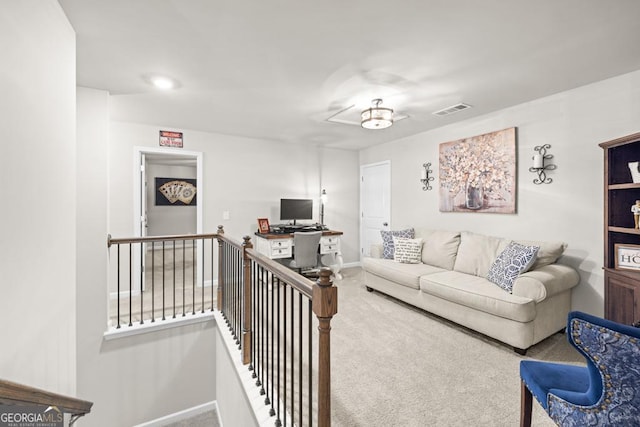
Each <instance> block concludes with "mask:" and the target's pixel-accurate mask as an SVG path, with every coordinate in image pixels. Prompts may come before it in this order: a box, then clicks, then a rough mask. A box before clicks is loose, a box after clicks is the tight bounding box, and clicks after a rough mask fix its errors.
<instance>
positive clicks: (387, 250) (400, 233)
mask: <svg viewBox="0 0 640 427" xmlns="http://www.w3.org/2000/svg"><path fill="white" fill-rule="evenodd" d="M380 235H382V258H384V259H393V254H394V252H395V250H394V246H393V237H394V236H395V237H404V238H406V239H413V238H414V237H416V232H415V230H414V229H413V228H407V229H406V230H394V231H387V230H380Z"/></svg>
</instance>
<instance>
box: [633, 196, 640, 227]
mask: <svg viewBox="0 0 640 427" xmlns="http://www.w3.org/2000/svg"><path fill="white" fill-rule="evenodd" d="M631 212H633V222H634V223H635V228H640V200H636V203H635V204H634V205H632V206H631Z"/></svg>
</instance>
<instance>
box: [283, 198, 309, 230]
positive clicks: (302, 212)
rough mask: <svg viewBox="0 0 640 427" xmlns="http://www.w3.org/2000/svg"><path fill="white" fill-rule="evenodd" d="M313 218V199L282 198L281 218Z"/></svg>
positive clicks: (289, 219)
mask: <svg viewBox="0 0 640 427" xmlns="http://www.w3.org/2000/svg"><path fill="white" fill-rule="evenodd" d="M298 219H313V199H280V220H281V221H293V223H294V224H295V223H296V220H298Z"/></svg>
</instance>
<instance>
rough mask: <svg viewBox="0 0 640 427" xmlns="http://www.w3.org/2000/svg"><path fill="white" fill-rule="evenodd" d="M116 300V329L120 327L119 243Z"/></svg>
mask: <svg viewBox="0 0 640 427" xmlns="http://www.w3.org/2000/svg"><path fill="white" fill-rule="evenodd" d="M116 300H117V302H118V303H117V306H118V308H117V312H118V313H117V326H116V329H120V243H118V291H117V294H116Z"/></svg>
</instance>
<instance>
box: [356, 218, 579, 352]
mask: <svg viewBox="0 0 640 427" xmlns="http://www.w3.org/2000/svg"><path fill="white" fill-rule="evenodd" d="M415 237H416V238H421V239H422V251H421V254H420V257H421V259H420V261H421V262H419V263H417V264H407V263H401V262H397V261H394V260H393V259H383V258H382V244H380V245H374V246H373V248H372V251H371V257H365V258H364V259H363V262H362V266H363V270H364V273H365V285H366V287H367V289H368V290H369V291H373V290H377V291H380V292H382V293H385V294H387V295H390V296H392V297H394V298H397V299H399V300H401V301H404V302H406V303H409V304H411V305H414V306H416V307H419V308H421V309H423V310H426V311H428V312H430V313H433V314H436V315H438V316H441V317H443V318H445V319H448V320H451V321H453V322H455V323H458V324H460V325H463V326H465V327H467V328H470V329H473V330H475V331H477V332H480V333H482V334H484V335H487V336H489V337H492V338H494V339H496V340H499V341H502V342H504V343H506V344H509V345H511V346H513V348H514V350H515V351H517V352H518V353H520V354H525V352H526V350H527V349H528V348H529V347H530V346H532V345H534V344H536V343H538V342H540V341H542V340H543V339H545V338H547V337H549V336H550V335H552V334H554V333H556V332H558V331H561V330H562V329H563V328H564V327H565V325H566V321H567V314H568V313H569V311H570V310H571V288H573V287H574V286H576V285H577V284H578V282H579V280H580V277H579V275H578V273H577V272H576V271H575V270H574V269H573V268H571V267H568V266H566V265H562V264H559V263H557V262H556V261H557V260H558V258H560V256H562V253H563V252H564V250H565V248H566V244H564V243H559V242H533V241H518V243H521V244H523V245H535V246H539V248H540V249H539V250H538V253H537V257H535V262H534V263H533V265H532V266H531V267H530V268H529V270H528V271H526V272H524V273H521V274H520V275H518V276H517V278H516V279H515V281H513V288H512V291H511V293H509V292H508V291H506V290H504V289H502V288H501V287H499V286H498V285H496V284H495V283H492V282H490V281H489V280H487V278H486V277H487V273H488V271H489V269H490V268H491V266H492V264H493V263H494V260H495V259H496V258H497V257H498V255H500V254H501V253H502V251H503V249H504V248H505V247H507V245H508V244H509V242H511V239H504V238H498V237H492V236H485V235H481V234H476V233H471V232H466V231H462V232H456V231H442V230H428V229H418V228H416V229H415Z"/></svg>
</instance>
